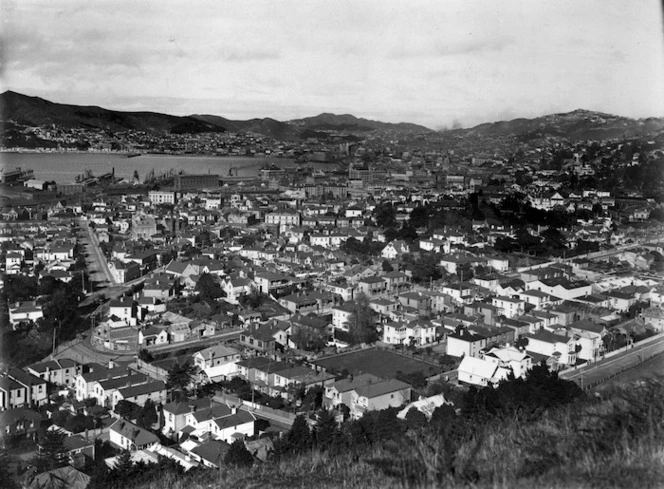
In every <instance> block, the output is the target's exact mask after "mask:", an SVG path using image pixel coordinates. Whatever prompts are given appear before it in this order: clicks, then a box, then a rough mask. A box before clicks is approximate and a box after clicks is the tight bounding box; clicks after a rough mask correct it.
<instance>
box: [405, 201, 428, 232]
mask: <svg viewBox="0 0 664 489" xmlns="http://www.w3.org/2000/svg"><path fill="white" fill-rule="evenodd" d="M408 220H409V221H410V225H411V226H413V227H414V228H422V227H425V226H426V225H427V223H428V222H429V211H428V210H427V208H426V207H423V206H418V207H416V208H415V209H413V210H412V211H411V213H410V216H409V219H408Z"/></svg>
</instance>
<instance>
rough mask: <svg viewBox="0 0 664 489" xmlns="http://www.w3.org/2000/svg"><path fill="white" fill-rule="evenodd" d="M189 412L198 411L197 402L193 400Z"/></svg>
mask: <svg viewBox="0 0 664 489" xmlns="http://www.w3.org/2000/svg"><path fill="white" fill-rule="evenodd" d="M189 412H190V413H195V412H196V403H194V402H192V403H191V404H189Z"/></svg>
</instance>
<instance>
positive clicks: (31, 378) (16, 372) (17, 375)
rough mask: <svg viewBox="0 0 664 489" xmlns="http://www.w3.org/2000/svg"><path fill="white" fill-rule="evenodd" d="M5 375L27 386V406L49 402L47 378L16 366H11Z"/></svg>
mask: <svg viewBox="0 0 664 489" xmlns="http://www.w3.org/2000/svg"><path fill="white" fill-rule="evenodd" d="M4 376H6V377H8V378H10V379H11V380H13V381H15V382H17V383H18V384H21V385H22V386H23V387H25V390H26V391H25V395H26V399H25V403H26V406H27V407H37V406H43V405H44V404H46V403H47V402H48V391H47V382H46V380H44V379H42V378H40V377H37V376H36V375H33V374H31V373H30V372H26V371H24V370H21V369H19V368H16V367H11V368H10V369H9V370H8V371H7V372H6V373H5V374H4Z"/></svg>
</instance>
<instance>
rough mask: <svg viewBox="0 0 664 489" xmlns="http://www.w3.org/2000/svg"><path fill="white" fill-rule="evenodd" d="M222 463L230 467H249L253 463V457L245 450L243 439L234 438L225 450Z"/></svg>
mask: <svg viewBox="0 0 664 489" xmlns="http://www.w3.org/2000/svg"><path fill="white" fill-rule="evenodd" d="M224 463H225V464H226V465H228V466H230V467H238V468H243V467H251V466H252V465H253V464H254V457H253V456H252V455H251V453H250V452H249V450H247V447H246V446H245V444H244V441H242V440H235V441H234V442H233V443H232V444H231V446H230V448H229V449H228V452H226V456H225V457H224Z"/></svg>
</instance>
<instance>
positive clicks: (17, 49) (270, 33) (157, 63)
mask: <svg viewBox="0 0 664 489" xmlns="http://www.w3.org/2000/svg"><path fill="white" fill-rule="evenodd" d="M109 11H113V13H114V15H113V17H112V18H111V17H109V16H108V15H106V13H107V12H109ZM5 14H6V15H5V16H4V20H3V27H4V29H3V31H4V32H3V34H2V40H3V45H4V53H3V55H4V58H5V60H6V62H5V65H4V69H3V78H4V82H3V84H2V85H3V89H4V90H11V91H14V92H17V93H21V94H25V95H28V96H37V97H40V98H43V99H46V100H49V101H52V102H55V103H61V104H71V105H84V106H85V105H94V106H99V107H104V108H108V109H110V110H116V111H127V112H138V111H150V112H158V113H164V114H171V115H177V116H187V115H192V114H206V115H217V116H220V117H224V118H227V119H230V120H248V119H254V118H272V119H276V120H278V121H289V120H294V119H301V118H305V117H313V116H315V115H318V114H322V113H333V114H338V115H341V114H352V115H354V116H355V117H358V118H365V119H368V120H376V121H382V122H390V123H400V122H404V123H413V124H418V125H422V126H425V127H427V128H430V129H433V130H441V129H451V128H459V127H462V128H471V127H474V126H476V125H478V124H483V123H491V122H499V121H509V120H513V119H516V118H525V119H531V118H535V117H540V116H543V115H548V114H556V113H568V112H572V111H574V110H576V109H577V108H579V107H583V108H584V110H589V111H592V112H602V113H606V114H612V115H619V116H622V117H629V118H633V119H643V118H649V117H661V116H662V115H664V93H663V91H662V90H661V87H662V86H664V42H662V41H663V40H664V37H663V33H662V29H661V25H662V8H661V5H660V4H659V3H658V2H655V1H654V0H649V1H644V2H640V3H639V4H638V5H637V6H635V5H634V4H633V3H628V2H627V1H625V0H619V1H615V2H610V3H607V2H602V1H598V0H593V1H588V2H583V3H582V4H577V3H574V2H571V1H562V2H556V3H551V4H550V3H544V4H538V5H536V6H533V5H532V4H530V3H528V2H524V1H519V0H509V1H506V2H500V4H496V3H493V2H481V1H474V2H461V1H450V2H443V3H440V4H439V3H433V2H430V1H425V0H421V1H419V2H415V3H414V4H413V3H412V2H411V3H410V4H408V5H406V4H404V3H401V2H396V1H388V2H372V1H368V2H364V3H359V4H358V3H355V2H346V1H342V2H339V3H335V4H329V3H326V2H322V1H316V0H315V1H312V2H307V3H306V4H301V2H298V3H296V2H294V1H284V2H280V3H278V4H273V3H271V2H268V1H265V0H254V1H251V2H249V3H243V4H242V5H238V4H237V3H235V2H222V3H221V4H219V3H218V2H215V3H211V2H202V3H200V4H196V5H195V6H183V5H180V4H178V3H176V2H170V3H169V2H167V3H166V6H164V7H162V5H161V4H160V5H159V6H158V7H152V6H150V5H147V4H135V3H133V2H121V3H118V2H115V1H113V2H110V1H107V2H98V3H95V4H93V5H90V4H88V3H87V2H84V1H83V0H76V1H71V2H67V3H66V5H65V4H54V3H53V2H47V1H45V0H27V1H24V2H20V3H19V2H13V3H9V4H8V5H7V7H6V9H5ZM4 90H3V91H4Z"/></svg>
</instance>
